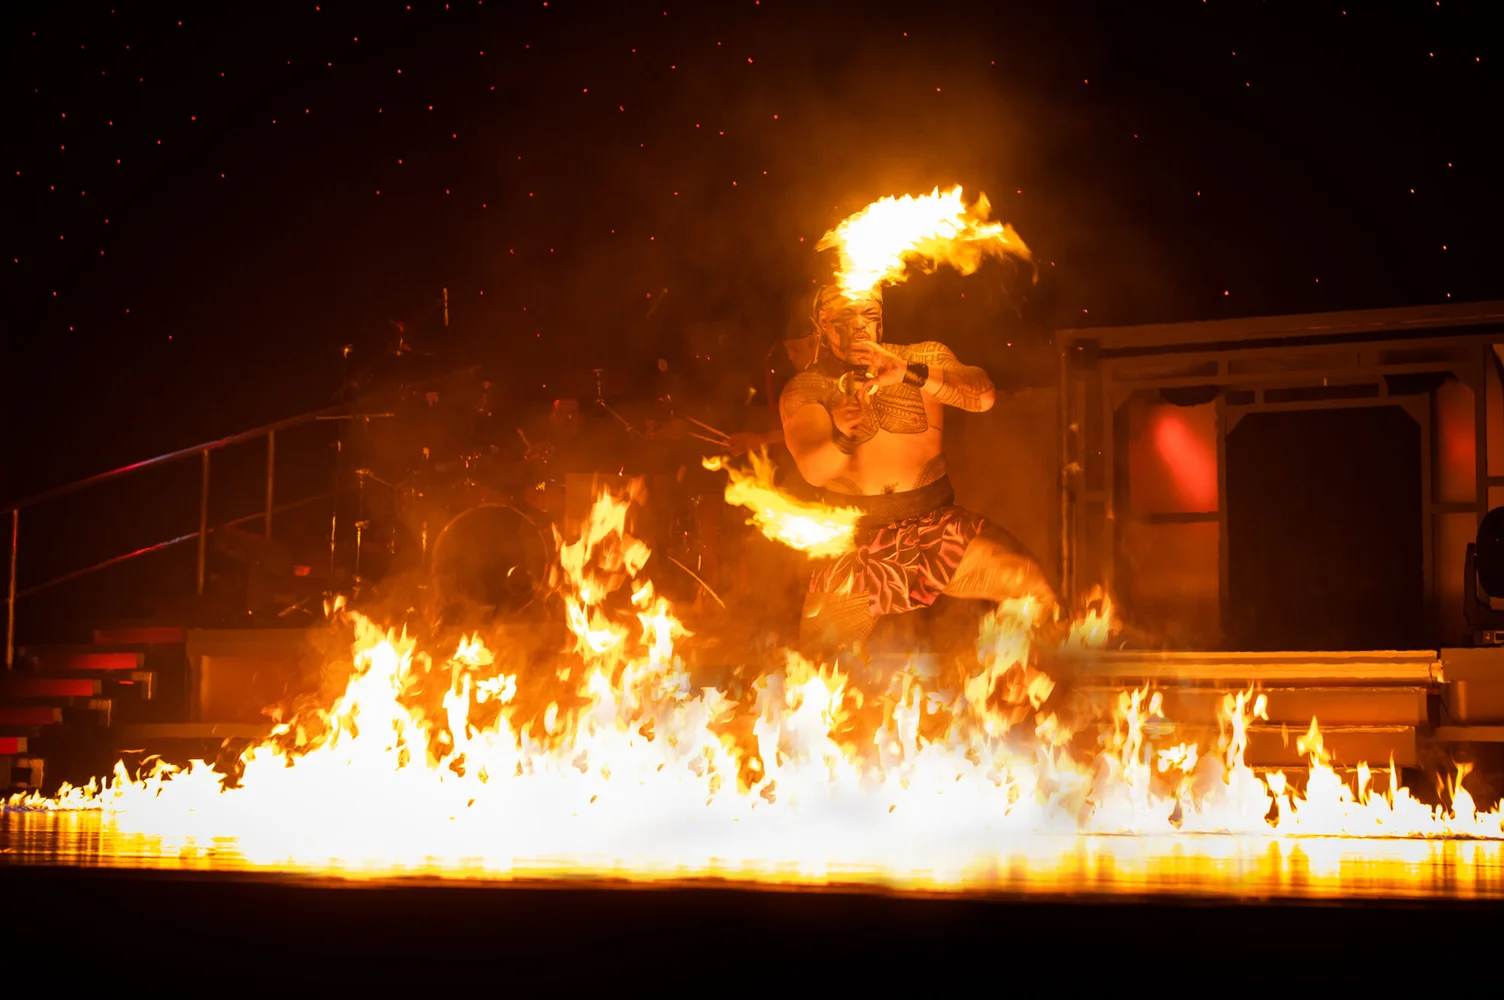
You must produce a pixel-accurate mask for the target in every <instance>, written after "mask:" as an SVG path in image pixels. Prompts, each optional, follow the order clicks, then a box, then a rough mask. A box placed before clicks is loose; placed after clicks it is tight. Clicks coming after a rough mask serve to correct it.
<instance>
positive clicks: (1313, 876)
mask: <svg viewBox="0 0 1504 1000" xmlns="http://www.w3.org/2000/svg"><path fill="white" fill-rule="evenodd" d="M283 833H284V835H283V836H281V837H278V838H277V839H276V841H275V843H270V842H264V841H263V842H257V843H246V842H242V841H241V840H240V839H237V838H234V837H214V836H205V835H202V834H200V835H198V836H181V835H176V836H171V835H163V834H159V833H150V832H145V831H142V830H133V829H131V828H130V827H129V825H128V817H124V816H110V815H106V814H102V813H99V812H72V813H0V866H3V867H6V868H15V867H18V866H23V867H43V866H45V867H59V866H61V867H69V868H78V869H132V870H137V871H162V872H199V873H224V874H230V873H235V874H239V875H245V874H254V873H265V874H268V875H269V874H272V873H278V874H284V875H293V876H301V877H305V878H308V877H312V878H327V879H348V880H357V881H362V882H367V883H380V882H382V881H388V880H394V879H401V880H413V879H418V880H434V881H453V880H469V881H477V880H478V881H496V882H512V883H516V882H525V883H529V884H537V883H539V882H540V881H542V882H545V883H546V882H549V881H553V880H559V881H560V882H565V881H567V882H568V883H570V884H573V885H579V884H582V883H583V884H590V883H599V882H607V881H610V882H619V881H622V880H625V881H628V882H642V883H654V884H660V885H662V884H696V883H701V884H707V885H711V884H715V885H724V884H726V883H733V884H735V883H753V884H769V885H773V884H777V885H792V886H840V887H843V888H848V889H853V890H861V889H864V888H865V889H870V890H876V891H894V890H896V891H900V892H905V891H912V892H918V893H925V894H929V893H940V894H960V895H1004V896H1040V897H1056V898H1059V897H1068V898H1069V897H1084V898H1089V897H1129V896H1140V897H1143V896H1148V897H1154V896H1165V897H1176V896H1179V897H1195V898H1200V899H1206V900H1216V899H1225V900H1259V899H1325V900H1342V899H1350V900H1364V899H1369V900H1372V899H1404V900H1417V901H1421V900H1497V899H1504V843H1501V842H1498V841H1467V840H1376V839H1370V840H1363V839H1345V838H1290V837H1287V838H1278V837H1235V836H1220V835H1185V836H1176V837H1101V836H1096V837H1049V836H1023V837H1016V838H1012V839H1010V840H1009V841H1008V842H1006V843H1004V844H1002V845H999V847H998V849H997V850H996V851H995V852H994V853H993V855H992V856H990V857H980V858H978V859H976V861H975V862H974V863H971V864H967V865H965V866H964V867H962V866H957V867H953V868H951V869H949V870H898V871H895V870H879V869H876V868H862V867H853V868H843V869H834V868H826V869H823V870H821V869H816V868H813V867H809V868H802V869H801V868H797V867H773V866H764V865H758V864H755V863H746V862H743V863H727V864H713V865H705V866H699V867H695V868H683V867H667V866H663V867H647V868H643V867H632V866H627V865H623V864H621V863H619V862H615V861H613V860H612V859H609V858H553V859H550V858H530V859H519V858H510V857H489V856H486V855H485V854H483V853H477V852H476V851H475V850H474V842H473V841H472V842H470V843H468V844H467V845H466V850H465V851H464V852H463V853H454V854H449V855H444V854H433V853H427V852H425V850H424V849H422V848H421V847H411V846H407V845H402V844H400V843H395V842H394V841H393V840H384V841H381V844H382V849H381V850H372V849H371V848H372V845H371V844H370V842H369V840H367V842H365V843H363V844H361V845H358V846H357V845H355V844H353V843H352V844H351V845H350V846H351V850H350V851H349V853H348V854H343V853H341V852H340V851H339V850H338V847H337V845H338V842H339V839H340V838H339V837H330V836H328V834H327V832H325V834H324V835H322V836H320V837H318V838H317V839H316V840H315V839H312V838H304V837H300V836H299V835H298V834H297V833H296V819H295V818H292V817H289V819H288V823H287V830H285V831H283ZM331 845H334V846H333V847H331Z"/></svg>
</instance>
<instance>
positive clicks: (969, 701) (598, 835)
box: [6, 495, 1504, 889]
mask: <svg viewBox="0 0 1504 1000" xmlns="http://www.w3.org/2000/svg"><path fill="white" fill-rule="evenodd" d="M629 508H630V504H629V502H627V501H625V500H618V499H614V498H612V497H610V496H608V495H603V496H601V497H600V498H599V499H598V500H597V502H596V504H595V507H594V509H593V510H592V511H591V513H590V515H589V517H588V518H587V519H586V522H585V524H584V526H583V528H582V530H581V533H580V536H579V538H578V539H575V540H572V541H567V542H566V541H564V540H562V539H561V540H560V545H559V561H558V565H557V567H556V569H555V573H554V574H553V577H552V579H553V582H554V585H555V590H556V592H557V596H558V597H559V598H561V599H562V602H563V605H564V609H565V615H566V621H567V624H568V627H569V630H570V633H571V634H572V641H571V642H570V643H569V644H568V645H567V647H561V648H559V649H557V651H556V656H555V658H554V660H553V663H552V664H551V665H550V666H548V667H543V666H541V665H539V664H537V663H535V662H533V661H532V660H530V658H529V656H528V655H527V651H522V654H523V655H520V656H519V655H516V654H517V653H518V652H519V651H518V650H516V649H514V648H512V645H511V644H510V643H504V642H498V643H495V644H494V646H493V645H488V644H487V643H486V642H485V641H484V640H483V639H482V638H481V637H480V636H471V637H467V638H464V639H462V640H459V641H458V642H455V641H453V640H451V641H448V642H440V641H439V640H437V639H435V638H432V637H420V636H413V635H409V634H408V633H407V632H406V631H405V630H398V629H393V628H387V627H383V626H381V625H378V624H377V623H375V622H373V621H371V620H370V619H369V618H366V617H364V616H362V615H360V614H356V613H353V612H352V613H347V612H345V611H344V610H343V609H342V608H341V607H340V606H339V605H338V604H336V605H335V606H334V607H332V608H331V609H330V614H331V618H332V621H331V627H332V628H336V629H341V630H344V631H345V633H346V635H347V636H348V637H349V638H350V639H351V645H350V653H349V655H348V657H346V658H343V659H342V661H339V662H336V663H333V664H331V665H330V666H331V668H332V671H333V675H334V676H339V675H340V674H343V675H345V676H348V682H347V684H346V686H345V690H344V693H343V694H342V695H341V696H339V697H338V698H335V699H332V700H331V702H329V703H328V706H327V707H318V708H308V709H305V710H303V711H302V712H300V713H299V714H298V715H297V716H296V717H295V718H293V719H291V720H288V721H286V722H283V723H282V724H280V725H279V726H277V728H276V730H275V731H274V735H273V736H272V737H270V738H269V739H267V740H264V741H262V742H261V743H259V744H257V745H256V746H253V747H252V748H251V749H249V750H247V751H246V752H245V753H244V754H243V755H242V756H241V758H240V760H239V766H238V769H237V771H238V774H237V777H236V778H235V780H233V781H230V780H227V778H226V775H224V774H222V773H221V772H219V771H217V770H215V769H213V768H211V767H210V766H208V765H206V764H205V763H204V762H202V761H196V762H194V763H192V764H191V765H190V766H189V767H187V768H177V767H173V766H171V765H169V764H167V763H165V762H162V761H160V760H158V761H157V762H156V763H155V764H154V765H153V766H152V767H151V768H150V769H149V770H148V771H146V772H145V773H142V774H138V775H134V776H133V775H131V774H129V773H128V772H127V771H126V768H125V767H124V765H123V764H119V765H117V766H116V769H115V773H114V775H113V776H112V777H111V778H108V779H106V780H104V781H91V782H89V784H87V785H86V786H84V787H82V788H77V787H67V786H65V787H64V788H63V789H62V790H61V791H60V792H59V794H58V795H57V796H56V797H53V798H43V797H42V796H40V795H31V796H17V797H15V798H12V799H11V800H10V801H9V803H8V805H7V807H6V808H7V809H8V810H15V811H40V812H63V811H71V810H90V811H98V812H100V813H102V814H104V819H105V821H106V822H108V823H109V824H110V827H111V829H112V831H113V834H112V835H121V836H123V837H124V838H125V840H126V842H131V838H137V839H138V840H141V839H145V840H149V839H152V838H156V840H158V841H159V842H162V843H181V844H192V845H210V844H214V845H218V844H221V843H226V842H228V841H229V840H233V842H234V844H235V846H236V849H237V851H238V852H239V856H240V857H241V858H243V859H244V860H245V863H246V864H247V866H249V867H261V868H274V869H281V870H307V869H310V868H321V867H322V868H329V869H334V870H350V871H358V872H367V873H373V874H379V873H382V872H386V873H391V872H404V871H411V870H414V869H419V868H422V867H424V866H429V867H442V868H446V869H449V870H454V871H459V872H465V871H476V872H480V873H483V874H484V875H485V876H488V877H500V878H504V877H515V876H519V875H526V874H530V873H531V874H551V875H566V874H568V875H594V876H598V877H612V878H630V879H638V880H662V879H674V878H684V877H693V876H700V875H710V876H717V877H729V878H737V879H745V880H749V881H757V882H770V883H796V884H810V883H820V882H829V881H831V880H836V879H841V878H844V877H846V874H847V873H849V872H851V871H853V870H858V871H866V872H875V873H878V874H879V875H880V876H881V877H882V878H883V879H884V880H886V881H887V882H888V883H889V884H894V885H898V886H902V887H906V888H916V889H921V888H931V889H966V888H970V887H974V886H977V885H980V884H985V882H986V880H987V879H988V878H990V877H992V875H991V874H990V873H995V872H996V871H997V869H998V863H999V859H1003V858H1007V857H1009V856H1011V855H1017V854H1019V853H1030V852H1031V851H1032V853H1030V862H1029V863H1030V866H1031V868H1037V869H1038V870H1039V871H1040V872H1041V873H1045V877H1048V874H1047V873H1049V872H1052V871H1055V870H1057V869H1058V868H1059V866H1060V865H1062V864H1065V865H1066V866H1067V867H1069V863H1068V861H1063V860H1062V859H1068V858H1070V857H1073V856H1074V855H1075V853H1076V852H1077V851H1078V850H1079V848H1080V845H1081V843H1082V841H1081V839H1080V838H1082V837H1085V836H1090V835H1094V834H1131V835H1135V836H1149V837H1176V836H1180V835H1184V834H1193V833H1199V834H1219V835H1224V836H1222V837H1220V838H1218V837H1212V838H1203V839H1204V842H1205V843H1206V844H1211V843H1214V842H1217V841H1218V840H1220V841H1221V842H1222V843H1223V844H1225V845H1227V850H1228V851H1231V852H1234V853H1236V852H1237V851H1240V850H1241V851H1247V850H1249V849H1253V850H1255V851H1257V850H1259V849H1260V847H1259V845H1261V844H1262V845H1267V844H1269V843H1270V842H1271V841H1272V839H1274V838H1284V837H1310V836H1315V837H1332V836H1341V837H1349V838H1351V837H1377V838H1403V837H1443V836H1445V837H1459V836H1461V837H1474V838H1486V839H1490V840H1495V841H1497V840H1501V839H1504V826H1501V821H1504V816H1501V813H1500V812H1499V811H1498V810H1497V809H1494V810H1492V811H1485V810H1483V809H1480V808H1479V807H1478V804H1477V803H1476V802H1475V801H1474V800H1473V798H1472V796H1471V795H1470V794H1469V792H1468V791H1467V790H1466V789H1465V788H1464V787H1463V779H1464V778H1465V776H1466V774H1465V772H1461V773H1458V774H1457V775H1456V777H1455V778H1454V779H1452V780H1451V781H1449V782H1448V784H1447V785H1446V787H1445V788H1444V790H1443V793H1444V794H1443V799H1444V801H1445V805H1443V806H1440V807H1432V806H1428V805H1425V804H1423V803H1421V802H1419V801H1418V800H1416V799H1415V798H1414V797H1413V796H1412V795H1411V794H1410V792H1409V791H1408V790H1407V789H1405V788H1403V787H1401V786H1400V784H1399V781H1398V774H1397V773H1396V772H1395V769H1394V767H1393V765H1392V764H1391V765H1390V767H1389V769H1388V774H1387V776H1386V777H1387V781H1385V782H1384V788H1383V790H1382V791H1380V790H1378V788H1377V787H1376V785H1375V783H1374V781H1373V779H1374V778H1375V776H1376V772H1375V771H1374V770H1370V769H1369V768H1367V767H1366V766H1365V765H1360V767H1359V768H1358V772H1357V775H1356V780H1351V779H1349V778H1346V777H1344V776H1343V775H1342V774H1340V773H1339V772H1338V771H1337V770H1336V766H1337V765H1338V764H1339V763H1342V762H1337V761H1334V760H1333V758H1332V755H1331V754H1330V752H1329V751H1328V750H1327V749H1326V747H1325V745H1324V741H1323V739H1322V734H1321V731H1320V729H1319V727H1318V726H1317V724H1316V722H1315V720H1312V722H1311V726H1310V728H1309V730H1308V731H1307V733H1306V734H1305V736H1303V737H1301V739H1300V745H1301V749H1302V752H1303V753H1305V754H1307V756H1308V769H1309V777H1308V780H1307V782H1306V785H1305V787H1304V789H1298V788H1297V787H1295V784H1294V783H1293V782H1291V781H1288V780H1287V779H1286V777H1285V775H1284V774H1282V773H1279V772H1275V773H1272V774H1268V775H1260V774H1259V773H1257V772H1255V771H1254V770H1253V768H1252V767H1251V766H1249V764H1248V763H1247V761H1246V760H1245V758H1244V754H1245V750H1246V748H1247V746H1248V738H1249V728H1250V726H1251V725H1252V724H1253V721H1254V720H1255V719H1262V720H1267V719H1268V718H1269V717H1270V716H1269V713H1268V711H1267V707H1268V701H1267V697H1266V695H1265V694H1263V693H1260V692H1257V691H1254V690H1240V691H1236V692H1229V693H1227V694H1226V696H1225V697H1224V698H1223V699H1222V701H1221V704H1220V705H1219V706H1218V707H1217V710H1216V715H1217V717H1216V720H1215V721H1216V724H1217V727H1218V731H1219V732H1220V734H1221V735H1220V738H1219V739H1218V740H1216V742H1215V743H1211V744H1210V745H1208V743H1210V741H1209V740H1208V741H1205V742H1202V741H1198V738H1197V736H1196V735H1195V734H1194V733H1193V732H1191V731H1178V730H1177V729H1176V726H1175V724H1174V723H1173V722H1172V720H1170V719H1169V718H1167V714H1166V706H1165V700H1164V698H1163V696H1162V694H1161V692H1159V691H1156V690H1154V689H1153V688H1152V687H1150V686H1148V685H1145V686H1143V687H1139V688H1135V689H1132V690H1128V691H1122V692H1120V693H1119V694H1118V696H1117V697H1116V698H1115V699H1113V700H1112V701H1111V702H1110V703H1108V704H1105V705H1103V706H1102V708H1103V711H1102V712H1101V713H1100V714H1099V713H1098V712H1097V711H1096V710H1095V709H1086V710H1083V709H1082V708H1080V707H1078V702H1077V701H1076V700H1075V699H1074V698H1073V697H1072V696H1071V694H1070V692H1069V691H1066V692H1065V693H1064V694H1062V693H1061V690H1060V689H1059V688H1057V685H1056V684H1055V682H1054V681H1053V680H1052V678H1051V677H1050V676H1048V675H1047V674H1046V673H1045V672H1044V671H1043V670H1041V669H1040V668H1039V659H1038V649H1037V643H1038V642H1039V640H1040V636H1039V632H1038V631H1037V628H1038V626H1039V624H1040V623H1039V622H1038V621H1037V619H1038V617H1039V616H1038V614H1037V610H1036V609H1035V608H1034V607H1033V606H1032V604H1031V603H1030V602H1028V601H1017V602H1003V604H1002V605H1001V606H1000V607H998V608H997V609H996V610H995V611H994V612H993V613H991V614H989V615H988V616H987V618H986V620H985V621H984V623H983V625H982V628H981V630H980V633H979V635H978V637H977V642H976V646H975V654H976V655H975V656H974V657H970V656H968V657H966V658H963V659H960V660H957V661H956V662H954V663H951V664H949V665H947V666H946V668H945V669H943V670H940V671H936V670H935V669H933V668H934V666H935V664H933V663H920V662H913V663H909V664H904V665H899V666H896V667H894V668H893V669H892V670H890V671H888V672H886V673H885V674H884V675H882V676H881V677H868V676H867V675H868V674H869V673H870V672H869V671H866V670H863V671H861V673H860V674H856V673H853V674H847V673H846V672H844V671H843V670H842V669H841V667H839V666H836V665H833V664H829V663H815V662H810V661H808V660H806V659H804V658H803V657H801V656H799V655H798V654H796V653H793V652H786V653H784V654H782V656H781V658H780V662H778V663H777V664H776V665H774V666H772V667H770V668H768V669H766V670H764V671H762V672H761V673H759V674H758V676H756V677H755V678H751V679H750V682H749V683H747V684H745V685H744V686H743V687H742V689H741V690H736V689H732V693H729V694H728V693H727V692H725V691H722V690H721V689H719V688H717V687H715V686H711V685H709V684H707V683H706V681H705V680H703V679H702V680H692V679H691V674H690V670H689V668H688V666H687V665H686V664H685V662H684V659H683V657H682V654H681V651H680V650H681V648H682V647H681V646H680V643H681V640H683V639H684V638H685V637H686V636H687V635H688V634H689V633H688V631H687V630H686V629H685V627H684V626H683V624H682V623H681V622H680V621H679V620H678V619H677V618H676V617H675V614H674V611H673V609H672V607H671V606H670V605H669V602H668V601H666V600H665V599H664V598H663V597H661V596H659V595H657V594H655V593H654V589H653V586H652V584H651V583H650V582H648V581H647V580H645V579H643V578H642V577H641V575H640V573H641V571H642V569H643V567H644V565H645V563H646V562H647V559H648V556H649V553H648V550H647V547H646V546H645V545H644V544H643V543H642V542H641V541H639V540H637V539H634V538H633V537H632V536H631V535H630V534H629V533H628V530H627V524H628V522H629V517H628V514H629ZM1077 624H1078V625H1079V627H1078V628H1075V629H1072V630H1071V632H1070V635H1069V637H1067V638H1064V639H1063V640H1062V641H1064V642H1065V643H1067V644H1068V645H1070V646H1071V647H1072V648H1073V649H1074V650H1075V652H1076V655H1078V656H1088V657H1089V656H1092V655H1095V654H1093V653H1092V652H1091V651H1092V650H1093V649H1096V648H1098V647H1100V646H1102V645H1104V644H1105V643H1106V642H1107V641H1109V639H1110V636H1111V634H1112V632H1113V630H1114V621H1113V618H1112V609H1111V605H1110V603H1109V602H1108V601H1107V600H1106V596H1105V595H1100V599H1099V600H1098V601H1097V602H1096V606H1095V608H1094V610H1093V612H1092V614H1091V615H1090V616H1088V617H1087V618H1085V619H1083V620H1082V621H1081V622H1079V623H1077ZM513 641H515V640H513ZM1195 721H1196V720H1192V722H1193V726H1192V729H1194V728H1195V727H1194V722H1195ZM1200 721H1201V722H1203V723H1205V722H1208V721H1210V720H1200ZM1078 735H1080V736H1082V737H1085V738H1084V739H1079V740H1078V739H1076V738H1075V737H1077V736H1078ZM1041 838H1043V839H1041ZM1119 839H1122V840H1124V842H1125V843H1127V844H1131V843H1132V838H1119ZM1029 844H1032V845H1034V846H1033V847H1026V846H1025V845H1029ZM1211 849H1212V850H1213V851H1214V852H1215V851H1216V850H1220V848H1211ZM1309 849H1310V850H1319V848H1317V847H1312V848H1309ZM1134 850H1135V849H1134V848H1131V847H1125V851H1126V852H1127V855H1128V856H1131V855H1132V854H1133V851H1134ZM1381 850H1383V848H1382V847H1380V848H1375V851H1376V852H1377V851H1381Z"/></svg>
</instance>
